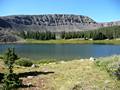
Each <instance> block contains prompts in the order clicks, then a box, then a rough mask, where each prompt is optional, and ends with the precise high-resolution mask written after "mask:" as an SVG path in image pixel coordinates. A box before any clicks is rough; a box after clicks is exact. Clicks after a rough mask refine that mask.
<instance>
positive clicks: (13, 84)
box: [3, 48, 21, 90]
mask: <svg viewBox="0 0 120 90" xmlns="http://www.w3.org/2000/svg"><path fill="white" fill-rule="evenodd" d="M17 59H18V56H17V54H16V53H15V51H14V48H8V50H7V52H6V53H5V55H4V63H5V65H6V67H7V69H8V72H7V73H5V75H4V80H3V82H4V86H3V88H4V90H12V89H13V88H17V87H19V86H20V85H21V81H20V80H19V77H18V75H16V74H15V73H13V64H14V63H15V61H16V60H17Z"/></svg>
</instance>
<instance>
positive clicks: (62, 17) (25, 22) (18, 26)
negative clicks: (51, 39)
mask: <svg viewBox="0 0 120 90" xmlns="http://www.w3.org/2000/svg"><path fill="white" fill-rule="evenodd" d="M119 25H120V21H116V22H106V23H98V22H96V21H94V20H93V19H91V18H90V17H88V16H83V15H73V14H48V15H12V16H2V17H0V33H2V34H0V35H3V34H6V35H7V34H9V35H10V34H11V33H10V32H12V33H13V32H14V33H19V32H20V31H34V32H35V31H40V32H45V31H50V32H62V31H65V32H76V31H84V30H93V29H97V28H100V27H108V26H119ZM12 35H13V34H12ZM13 36H14V35H13ZM13 36H12V38H13ZM0 37H1V36H0Z"/></svg>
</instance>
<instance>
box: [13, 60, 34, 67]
mask: <svg viewBox="0 0 120 90" xmlns="http://www.w3.org/2000/svg"><path fill="white" fill-rule="evenodd" d="M15 64H17V65H19V66H24V67H30V66H32V64H33V62H32V61H30V60H29V59H25V58H22V59H19V60H17V61H16V62H15Z"/></svg>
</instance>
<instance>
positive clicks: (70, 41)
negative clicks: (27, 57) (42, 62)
mask: <svg viewBox="0 0 120 90" xmlns="http://www.w3.org/2000/svg"><path fill="white" fill-rule="evenodd" d="M0 44H113V45H120V40H119V39H112V40H81V39H59V40H34V39H26V40H24V41H17V42H0Z"/></svg>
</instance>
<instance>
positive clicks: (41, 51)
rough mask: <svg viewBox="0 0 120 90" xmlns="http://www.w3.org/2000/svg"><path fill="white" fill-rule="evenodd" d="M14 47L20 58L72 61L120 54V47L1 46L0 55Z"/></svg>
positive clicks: (67, 45) (65, 45)
mask: <svg viewBox="0 0 120 90" xmlns="http://www.w3.org/2000/svg"><path fill="white" fill-rule="evenodd" d="M9 47H14V48H15V50H16V53H17V54H18V55H19V56H20V57H26V58H31V59H35V60H38V59H61V60H71V59H80V58H89V57H104V56H110V55H116V54H120V45H96V44H0V54H3V53H4V51H5V50H6V49H7V48H9Z"/></svg>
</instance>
